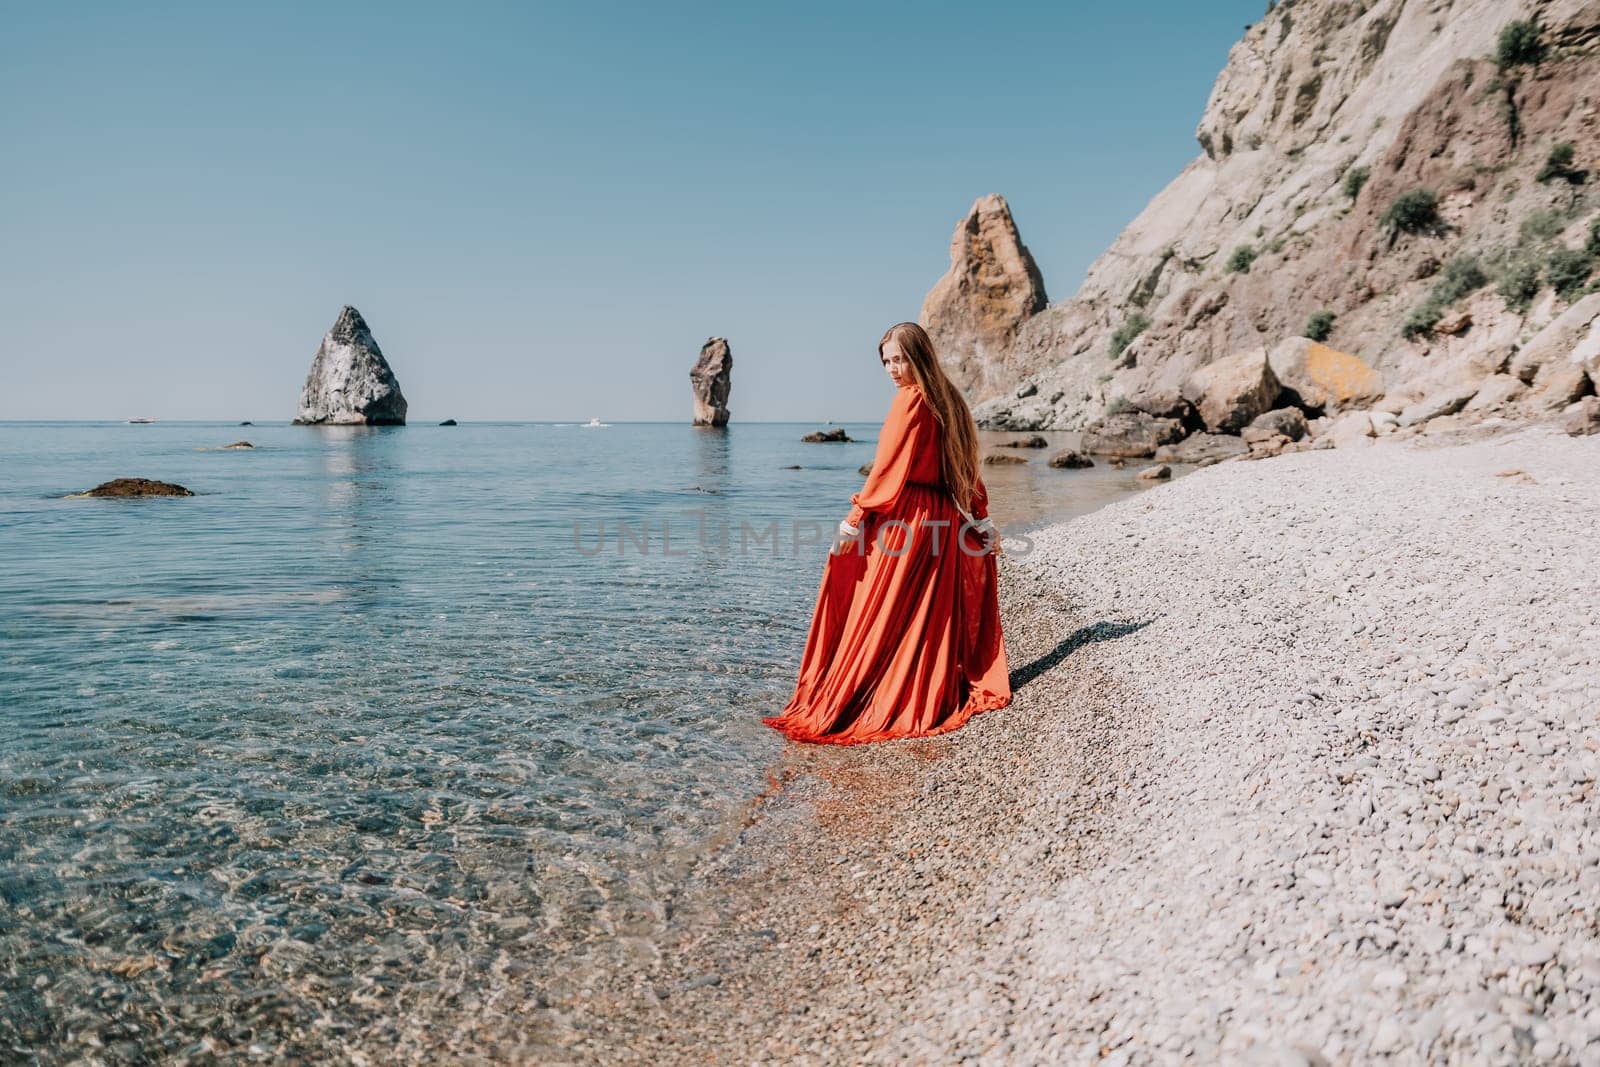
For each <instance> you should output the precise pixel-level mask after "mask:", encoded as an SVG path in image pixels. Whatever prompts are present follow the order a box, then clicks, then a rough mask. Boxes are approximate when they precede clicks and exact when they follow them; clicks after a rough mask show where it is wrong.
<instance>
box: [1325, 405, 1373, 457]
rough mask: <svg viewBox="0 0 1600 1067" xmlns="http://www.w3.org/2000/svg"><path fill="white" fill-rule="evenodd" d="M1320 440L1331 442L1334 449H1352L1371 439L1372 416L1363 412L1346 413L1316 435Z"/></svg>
mask: <svg viewBox="0 0 1600 1067" xmlns="http://www.w3.org/2000/svg"><path fill="white" fill-rule="evenodd" d="M1317 436H1318V438H1319V439H1320V440H1326V441H1331V442H1332V443H1333V447H1334V448H1352V447H1355V446H1357V445H1364V444H1367V443H1369V442H1370V441H1371V439H1372V416H1370V415H1368V414H1367V413H1366V412H1365V411H1347V412H1345V413H1344V414H1343V415H1340V416H1338V417H1337V418H1335V419H1334V420H1333V421H1331V422H1329V423H1328V425H1327V426H1326V427H1324V428H1323V430H1322V432H1321V433H1320V434H1318V435H1317Z"/></svg>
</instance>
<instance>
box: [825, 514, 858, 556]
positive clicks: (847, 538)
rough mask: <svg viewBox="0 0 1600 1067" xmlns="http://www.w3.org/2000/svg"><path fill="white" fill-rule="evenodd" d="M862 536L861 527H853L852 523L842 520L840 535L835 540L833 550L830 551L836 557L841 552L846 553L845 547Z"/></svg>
mask: <svg viewBox="0 0 1600 1067" xmlns="http://www.w3.org/2000/svg"><path fill="white" fill-rule="evenodd" d="M860 536H861V527H859V526H851V525H850V523H849V522H847V521H846V520H844V519H840V520H839V533H838V536H836V537H835V538H834V539H833V548H832V549H831V550H830V551H831V552H832V553H833V554H834V555H838V554H839V553H840V552H843V551H844V546H845V545H846V544H848V543H849V542H851V541H854V540H856V539H857V538H858V537H860Z"/></svg>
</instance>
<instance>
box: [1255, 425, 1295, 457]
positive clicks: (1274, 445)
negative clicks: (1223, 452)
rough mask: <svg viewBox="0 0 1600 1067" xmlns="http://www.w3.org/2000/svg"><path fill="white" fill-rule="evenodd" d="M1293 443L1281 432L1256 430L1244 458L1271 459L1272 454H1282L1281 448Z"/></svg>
mask: <svg viewBox="0 0 1600 1067" xmlns="http://www.w3.org/2000/svg"><path fill="white" fill-rule="evenodd" d="M1292 444H1294V442H1293V441H1291V440H1289V439H1288V438H1287V437H1285V436H1284V435H1283V434H1281V433H1271V432H1257V434H1256V435H1255V437H1254V438H1253V439H1252V440H1251V442H1250V454H1249V455H1248V456H1246V457H1245V458H1246V459H1271V458H1272V457H1273V456H1277V455H1282V454H1283V450H1284V449H1286V448H1288V447H1289V446H1290V445H1292Z"/></svg>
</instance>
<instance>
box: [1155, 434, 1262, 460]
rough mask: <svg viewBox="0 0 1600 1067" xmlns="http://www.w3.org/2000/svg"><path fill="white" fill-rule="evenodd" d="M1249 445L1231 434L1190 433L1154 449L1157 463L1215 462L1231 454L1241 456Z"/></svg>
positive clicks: (1231, 455)
mask: <svg viewBox="0 0 1600 1067" xmlns="http://www.w3.org/2000/svg"><path fill="white" fill-rule="evenodd" d="M1248 451H1250V446H1249V445H1247V444H1245V443H1244V441H1242V440H1240V439H1239V438H1237V437H1234V436H1232V435H1231V434H1220V433H1196V434H1190V435H1189V436H1188V437H1185V438H1184V439H1183V440H1182V441H1179V442H1178V443H1177V444H1173V445H1162V446H1161V447H1160V448H1158V449H1156V451H1155V459H1156V461H1157V462H1158V463H1195V464H1201V463H1215V462H1217V461H1219V460H1224V459H1229V458H1231V457H1233V456H1242V455H1244V454H1245V453H1246V452H1248Z"/></svg>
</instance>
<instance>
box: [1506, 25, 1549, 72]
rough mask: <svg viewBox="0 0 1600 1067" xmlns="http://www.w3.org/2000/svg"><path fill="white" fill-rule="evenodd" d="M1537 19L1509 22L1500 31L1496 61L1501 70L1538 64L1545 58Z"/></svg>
mask: <svg viewBox="0 0 1600 1067" xmlns="http://www.w3.org/2000/svg"><path fill="white" fill-rule="evenodd" d="M1541 37H1542V34H1541V32H1540V29H1539V23H1538V20H1536V19H1518V20H1517V21H1516V22H1508V23H1506V25H1505V26H1504V27H1503V28H1502V29H1501V30H1500V40H1499V41H1498V42H1497V43H1496V45H1495V50H1494V59H1495V62H1496V63H1498V64H1499V65H1500V69H1501V70H1506V69H1509V68H1511V67H1516V66H1523V65H1526V64H1532V63H1537V62H1539V60H1541V59H1543V58H1544V41H1543V40H1542V39H1541Z"/></svg>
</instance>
